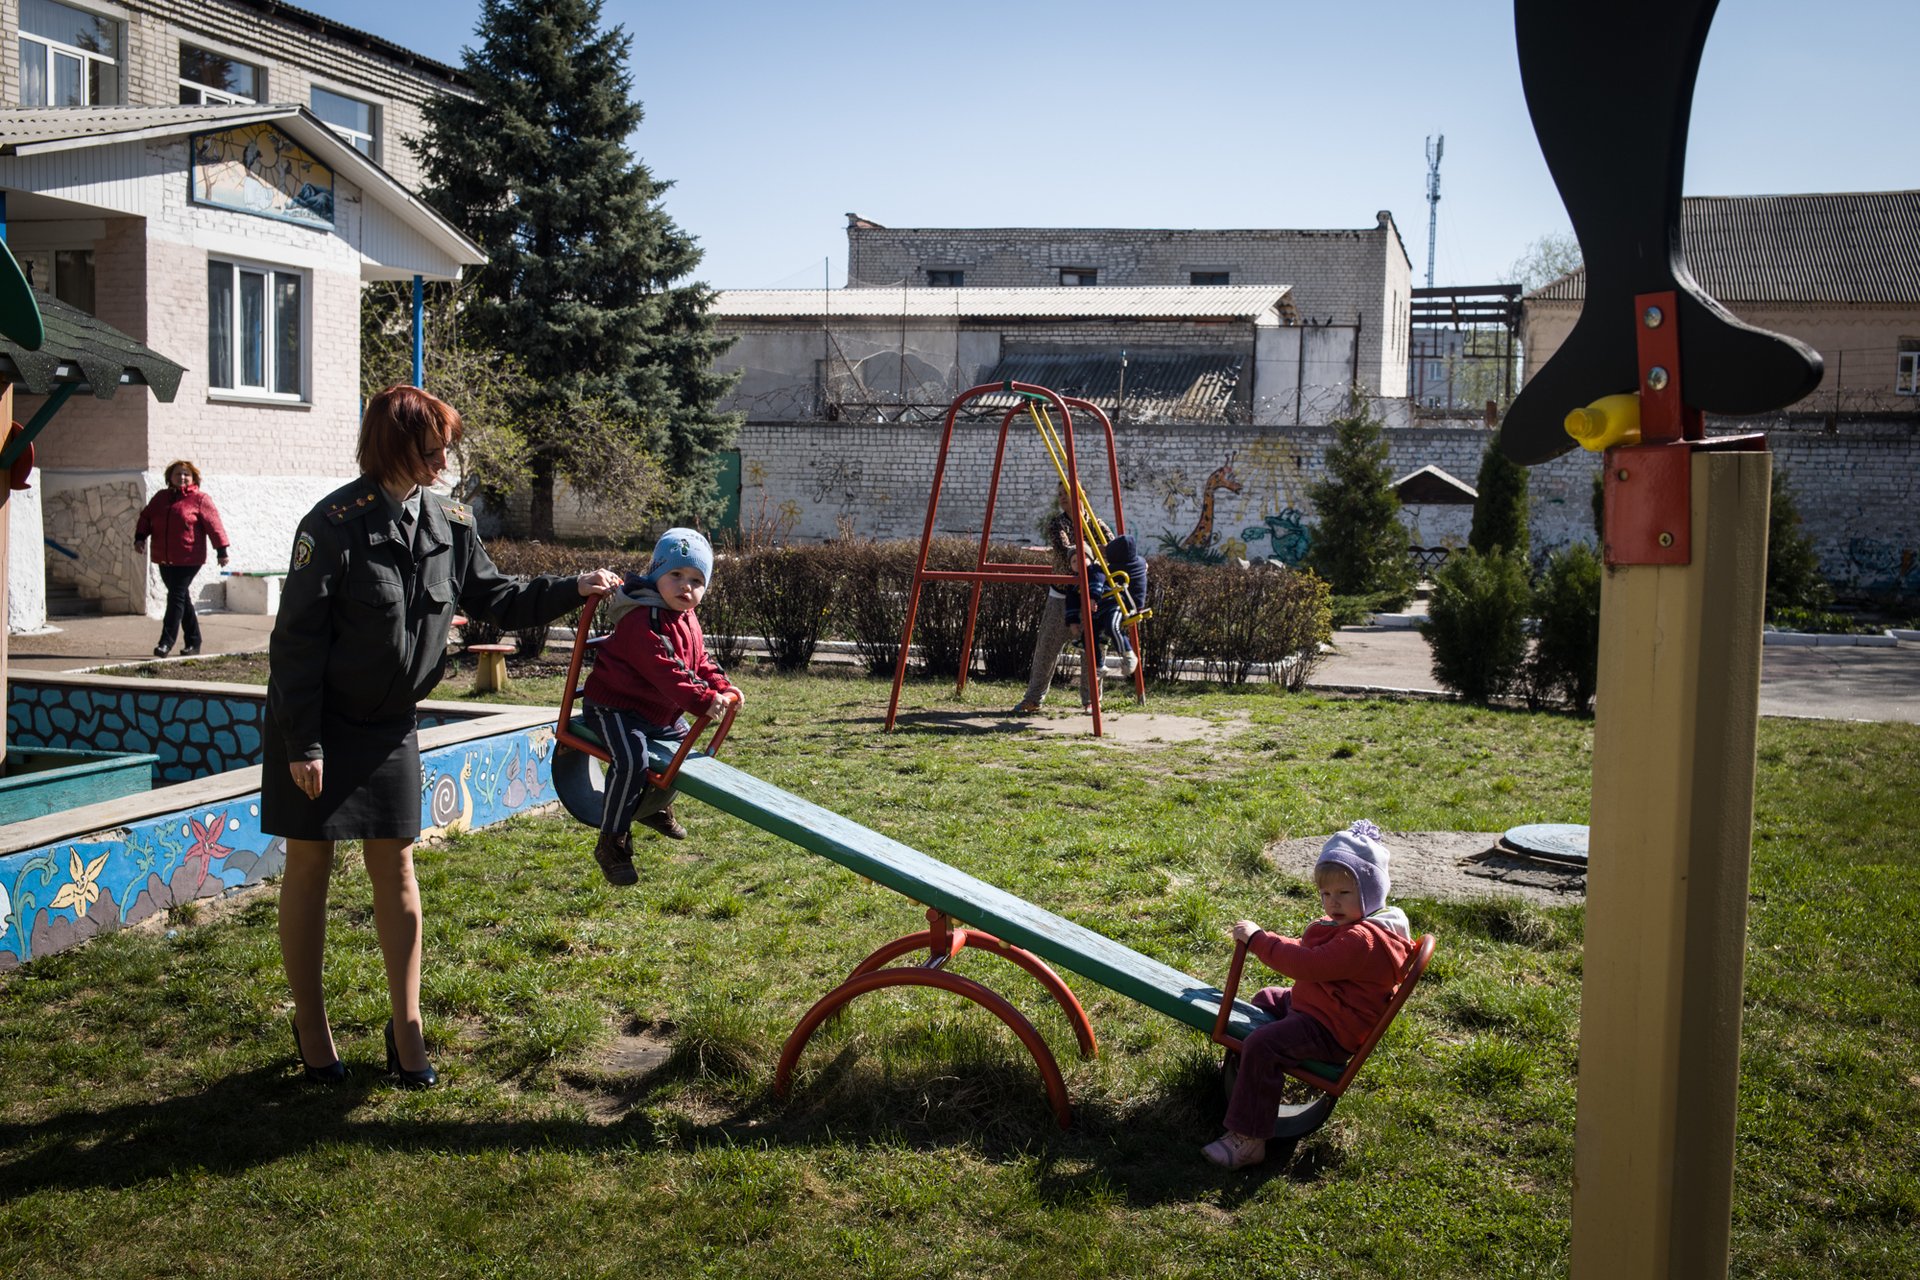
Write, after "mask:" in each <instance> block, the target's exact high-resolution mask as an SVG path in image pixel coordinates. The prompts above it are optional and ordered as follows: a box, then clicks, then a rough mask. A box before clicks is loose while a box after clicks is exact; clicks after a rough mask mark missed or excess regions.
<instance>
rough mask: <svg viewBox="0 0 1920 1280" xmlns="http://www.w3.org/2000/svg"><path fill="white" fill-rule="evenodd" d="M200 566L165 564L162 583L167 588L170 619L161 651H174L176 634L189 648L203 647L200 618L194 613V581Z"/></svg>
mask: <svg viewBox="0 0 1920 1280" xmlns="http://www.w3.org/2000/svg"><path fill="white" fill-rule="evenodd" d="M199 572H200V566H199V565H197V564H163V565H161V566H160V581H162V582H164V583H166V584H167V616H166V618H165V619H164V620H163V621H162V622H161V623H160V647H161V648H162V649H171V648H173V637H174V635H175V633H176V632H177V633H181V634H183V635H184V636H185V637H186V641H187V648H189V649H198V648H199V647H200V615H199V614H197V613H195V612H194V611H193V580H194V578H195V576H197V575H198V574H199Z"/></svg>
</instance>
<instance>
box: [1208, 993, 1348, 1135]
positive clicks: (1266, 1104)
mask: <svg viewBox="0 0 1920 1280" xmlns="http://www.w3.org/2000/svg"><path fill="white" fill-rule="evenodd" d="M1248 1003H1249V1004H1251V1005H1253V1006H1254V1007H1255V1008H1257V1009H1261V1010H1264V1011H1265V1012H1267V1013H1270V1014H1272V1015H1273V1016H1274V1021H1272V1022H1269V1023H1268V1024H1267V1025H1266V1026H1264V1027H1261V1028H1260V1029H1259V1030H1258V1031H1255V1032H1254V1033H1253V1034H1252V1035H1250V1036H1248V1037H1247V1038H1246V1041H1245V1042H1244V1043H1243V1044H1242V1045H1241V1047H1240V1074H1239V1075H1238V1076H1237V1077H1236V1078H1235V1079H1234V1082H1233V1097H1232V1098H1231V1099H1229V1100H1228V1102H1227V1128H1229V1129H1231V1130H1233V1131H1234V1132H1235V1133H1244V1134H1246V1135H1248V1136H1249V1137H1254V1138H1265V1137H1266V1136H1267V1135H1269V1134H1271V1133H1272V1132H1273V1120H1274V1116H1275V1115H1276V1114H1278V1112H1279V1110H1280V1091H1281V1089H1282V1088H1283V1087H1284V1086H1285V1084H1286V1082H1287V1079H1288V1077H1287V1075H1286V1073H1285V1072H1284V1071H1283V1070H1282V1068H1283V1067H1292V1066H1298V1065H1299V1064H1300V1063H1301V1062H1302V1061H1304V1060H1306V1059H1308V1058H1311V1059H1313V1060H1314V1061H1316V1062H1345V1061H1346V1060H1347V1059H1348V1058H1349V1057H1351V1056H1352V1055H1351V1054H1349V1053H1348V1052H1347V1050H1346V1049H1345V1047H1343V1046H1342V1045H1341V1043H1340V1042H1339V1041H1338V1040H1335V1039H1334V1038H1333V1032H1331V1031H1329V1030H1327V1029H1326V1027H1324V1026H1323V1025H1321V1023H1320V1022H1319V1020H1318V1019H1316V1018H1314V1017H1313V1016H1312V1015H1311V1014H1306V1013H1300V1012H1298V1011H1296V1010H1295V1009H1294V1007H1293V990H1292V988H1290V987H1264V988H1262V989H1261V991H1260V993H1259V994H1258V995H1256V996H1254V997H1253V999H1252V1000H1250V1001H1248Z"/></svg>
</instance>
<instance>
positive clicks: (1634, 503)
mask: <svg viewBox="0 0 1920 1280" xmlns="http://www.w3.org/2000/svg"><path fill="white" fill-rule="evenodd" d="M1633 305H1634V312H1635V315H1634V333H1635V335H1636V347H1637V350H1638V355H1639V364H1640V388H1639V391H1640V443H1639V444H1637V445H1619V446H1615V447H1614V448H1612V449H1609V450H1607V453H1606V467H1607V469H1606V474H1605V478H1604V479H1603V480H1602V482H1601V483H1602V488H1603V494H1604V496H1603V508H1604V518H1603V521H1602V523H1604V524H1605V526H1606V548H1605V551H1606V562H1607V564H1608V565H1626V564H1663V565H1682V564H1688V563H1690V562H1691V561H1692V559H1693V447H1694V442H1696V441H1699V440H1701V439H1703V438H1704V437H1705V435H1706V426H1705V423H1704V422H1703V420H1702V418H1701V414H1700V411H1699V410H1698V409H1695V408H1693V407H1692V406H1690V405H1688V404H1687V403H1686V401H1685V400H1684V399H1683V398H1682V397H1681V391H1680V323H1679V301H1678V297H1677V295H1675V294H1674V293H1673V291H1671V290H1667V291H1664V292H1660V293H1642V294H1638V295H1636V296H1635V298H1634V300H1633Z"/></svg>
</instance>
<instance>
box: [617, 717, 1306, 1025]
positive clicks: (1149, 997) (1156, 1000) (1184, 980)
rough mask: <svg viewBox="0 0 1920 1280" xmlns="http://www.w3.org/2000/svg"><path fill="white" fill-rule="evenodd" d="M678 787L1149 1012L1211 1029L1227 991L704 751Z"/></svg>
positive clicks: (1256, 1018) (661, 759) (1257, 1015)
mask: <svg viewBox="0 0 1920 1280" xmlns="http://www.w3.org/2000/svg"><path fill="white" fill-rule="evenodd" d="M669 759H670V756H668V755H666V754H664V753H663V754H660V755H658V756H656V758H655V765H656V767H658V768H665V767H666V765H667V763H668V760H669ZM674 787H675V790H677V791H680V792H682V793H684V794H686V795H689V796H691V797H693V798H694V799H696V800H702V801H705V802H706V803H707V804H710V805H712V806H713V807H714V808H716V809H719V810H721V811H722V812H724V813H729V814H732V815H733V816H734V817H736V818H739V819H740V820H741V821H742V822H747V823H750V824H752V825H753V826H756V827H759V828H760V829H761V830H763V831H767V832H771V833H772V834H774V835H776V836H779V837H780V838H781V839H783V840H788V841H791V842H792V843H794V844H797V845H799V846H800V847H801V848H803V849H805V850H807V851H808V852H810V853H817V854H819V855H820V856H821V857H823V858H830V859H832V860H833V861H834V862H837V863H839V864H840V865H841V866H843V867H845V868H847V869H848V870H849V871H854V872H857V873H858V874H860V875H863V876H865V877H867V879H869V880H872V881H874V882H875V883H877V884H882V885H885V886H886V887H887V888H889V889H892V890H893V891H894V892H896V893H900V894H904V895H906V896H907V897H909V898H911V899H913V900H914V901H915V902H918V903H920V904H921V905H922V906H927V907H932V908H934V909H935V910H937V911H944V912H945V913H946V914H947V915H949V916H951V917H953V918H954V919H955V920H957V921H960V922H962V923H965V924H969V925H973V926H974V927H976V928H979V929H981V930H984V931H985V932H987V933H991V934H993V935H994V936H995V937H997V938H999V939H1000V940H1001V941H1003V942H1009V943H1012V944H1013V945H1014V946H1017V947H1025V948H1026V949H1027V950H1028V951H1031V952H1033V953H1034V954H1035V955H1037V956H1039V957H1040V958H1041V959H1043V960H1047V961H1049V962H1051V963H1053V964H1055V965H1058V966H1059V967H1060V968H1062V969H1068V970H1071V971H1072V972H1074V973H1077V974H1079V975H1080V976H1081V977H1083V978H1087V979H1089V980H1091V981H1093V982H1097V983H1099V984H1100V985H1101V986H1103V987H1107V988H1109V989H1110V990H1113V991H1116V992H1118V993H1119V994H1121V995H1123V996H1126V997H1127V998H1128V999H1130V1000H1135V1001H1138V1002H1139V1003H1141V1004H1143V1005H1146V1006H1147V1007H1148V1008H1149V1009H1154V1010H1157V1011H1158V1012H1160V1013H1164V1014H1166V1015H1167V1016H1168V1017H1170V1018H1175V1019H1177V1020H1179V1021H1181V1022H1184V1023H1186V1024H1187V1025H1188V1026H1191V1027H1196V1028H1198V1029H1199V1030H1201V1031H1205V1032H1208V1033H1211V1032H1212V1031H1213V1023H1214V1018H1215V1017H1216V1016H1217V1015H1218V1013H1219V1010H1220V998H1221V995H1222V994H1223V993H1222V992H1221V990H1220V988H1218V987H1215V986H1209V985H1208V984H1206V983H1204V982H1201V981H1200V980H1199V979H1197V978H1192V977H1189V976H1188V975H1186V974H1184V973H1181V972H1180V971H1179V970H1178V969H1175V968H1172V967H1171V966H1168V965H1164V964H1161V963H1160V962H1159V961H1158V960H1153V959H1150V958H1148V957H1147V956H1143V955H1141V954H1140V953H1139V952H1138V951H1134V950H1132V949H1131V948H1129V947H1124V946H1121V945H1120V944H1119V943H1117V942H1115V941H1114V940H1113V939H1111V938H1107V937H1103V936H1102V935H1100V934H1097V933H1095V932H1093V931H1092V930H1091V929H1084V928H1082V927H1081V926H1079V925H1077V924H1074V923H1073V922H1072V921H1071V920H1066V919H1063V918H1061V917H1060V916H1057V915H1054V914H1053V913H1052V912H1051V911H1044V910H1042V909H1041V908H1039V907H1036V906H1034V905H1033V904H1032V903H1031V902H1028V901H1026V900H1025V899H1023V898H1016V897H1014V896H1013V895H1012V894H1010V893H1008V892H1006V891H1005V890H1004V889H997V888H995V887H994V886H993V885H990V884H988V883H987V882H986V881H984V880H980V879H976V878H975V877H973V876H970V875H967V874H966V873H965V872H962V871H957V870H955V869H954V868H952V867H950V866H948V865H947V864H946V863H944V862H941V861H939V860H938V859H935V858H930V857H928V856H927V855H926V854H924V853H921V852H920V851H919V850H917V849H911V848H908V847H907V846H906V845H904V844H901V843H900V842H899V841H898V840H893V839H889V838H888V837H886V836H883V835H881V834H880V833H879V832H877V831H871V830H869V829H867V828H866V827H863V826H861V825H860V824H859V823H857V822H853V821H850V820H848V819H846V818H843V817H841V816H840V815H839V814H837V813H834V812H833V811H832V810H830V809H823V808H821V807H820V806H819V805H817V804H813V803H811V802H810V801H806V800H802V799H801V798H800V797H799V796H796V795H794V794H793V793H792V792H789V791H783V790H781V789H780V788H779V787H776V786H773V785H772V784H770V783H766V782H762V781H761V780H760V779H758V778H756V777H754V776H752V775H751V774H747V773H742V772H741V771H740V770H738V769H735V768H733V767H732V766H731V765H728V764H724V763H722V762H721V761H719V760H714V759H711V758H709V757H707V756H702V755H692V756H689V757H688V758H687V761H686V763H685V764H683V765H682V766H681V768H680V776H679V778H678V779H677V780H676V781H675V783H674ZM1269 1021H1271V1019H1269V1018H1268V1017H1267V1015H1266V1014H1264V1013H1262V1012H1261V1011H1260V1010H1258V1009H1256V1008H1254V1007H1253V1006H1252V1005H1250V1004H1248V1003H1246V1002H1245V1001H1243V1000H1236V1001H1234V1006H1233V1015H1232V1017H1231V1018H1230V1019H1229V1021H1228V1023H1227V1030H1228V1031H1229V1032H1230V1033H1231V1034H1232V1035H1234V1036H1236V1037H1239V1038H1242V1039H1244V1038H1245V1037H1246V1036H1247V1034H1248V1033H1249V1032H1251V1031H1253V1030H1254V1029H1255V1028H1256V1027H1259V1026H1261V1025H1263V1024H1264V1023H1266V1022H1269Z"/></svg>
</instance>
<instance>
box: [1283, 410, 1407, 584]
mask: <svg viewBox="0 0 1920 1280" xmlns="http://www.w3.org/2000/svg"><path fill="white" fill-rule="evenodd" d="M1334 428H1335V435H1334V442H1333V445H1332V446H1331V447H1330V448H1328V450H1327V459H1326V461H1327V478H1326V479H1325V480H1322V481H1321V482H1320V483H1318V484H1315V485H1313V486H1312V487H1311V488H1309V489H1308V490H1307V496H1308V497H1309V498H1311V499H1312V501H1313V506H1314V510H1315V511H1316V512H1317V513H1318V514H1319V521H1320V523H1319V525H1318V527H1317V528H1316V529H1315V530H1314V535H1313V546H1312V547H1311V548H1309V549H1308V551H1307V557H1306V567H1307V568H1309V569H1312V570H1313V571H1314V572H1315V573H1316V574H1318V575H1319V576H1320V577H1321V578H1322V579H1324V580H1325V581H1326V582H1327V584H1328V585H1329V586H1331V587H1332V589H1333V590H1334V591H1336V592H1338V593H1339V594H1341V595H1343V596H1359V595H1371V594H1374V593H1379V594H1381V595H1384V596H1385V597H1386V599H1387V601H1388V605H1389V607H1390V608H1392V609H1399V608H1401V607H1403V606H1404V605H1405V604H1406V603H1407V601H1408V600H1410V599H1412V598H1413V586H1414V570H1413V561H1412V559H1411V558H1410V557H1409V556H1408V555H1407V545H1408V544H1407V531H1406V528H1405V526H1403V525H1402V524H1401V523H1400V498H1399V496H1398V495H1397V494H1395V493H1394V491H1393V473H1392V472H1391V471H1390V470H1388V468H1387V441H1386V436H1385V434H1384V428H1383V427H1382V425H1381V423H1380V421H1379V419H1377V418H1374V417H1372V416H1371V415H1370V414H1367V413H1365V412H1356V413H1354V414H1352V415H1350V416H1348V417H1345V418H1341V419H1339V420H1338V421H1336V422H1335V423H1334Z"/></svg>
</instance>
